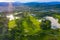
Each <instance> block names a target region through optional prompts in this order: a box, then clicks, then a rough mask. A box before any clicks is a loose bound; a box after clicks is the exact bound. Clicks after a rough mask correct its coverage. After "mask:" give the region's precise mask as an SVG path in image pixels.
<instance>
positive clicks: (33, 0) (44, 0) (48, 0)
mask: <svg viewBox="0 0 60 40" xmlns="http://www.w3.org/2000/svg"><path fill="white" fill-rule="evenodd" d="M54 1H55V2H56V1H58V2H60V0H0V2H54Z"/></svg>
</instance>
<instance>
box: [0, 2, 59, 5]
mask: <svg viewBox="0 0 60 40" xmlns="http://www.w3.org/2000/svg"><path fill="white" fill-rule="evenodd" d="M11 3H12V5H14V6H20V5H27V6H34V5H45V6H47V5H56V4H60V2H41V3H40V2H28V3H20V2H11ZM8 4H9V3H8V2H0V6H8Z"/></svg>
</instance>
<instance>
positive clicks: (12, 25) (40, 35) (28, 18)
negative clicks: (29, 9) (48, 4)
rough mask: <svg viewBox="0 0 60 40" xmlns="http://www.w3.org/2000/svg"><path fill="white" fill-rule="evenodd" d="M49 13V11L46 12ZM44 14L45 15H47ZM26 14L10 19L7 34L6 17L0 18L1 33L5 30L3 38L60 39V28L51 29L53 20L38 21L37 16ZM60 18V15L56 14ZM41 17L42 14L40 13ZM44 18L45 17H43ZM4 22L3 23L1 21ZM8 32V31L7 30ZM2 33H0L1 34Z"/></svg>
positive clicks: (22, 39)
mask: <svg viewBox="0 0 60 40" xmlns="http://www.w3.org/2000/svg"><path fill="white" fill-rule="evenodd" d="M46 14H47V13H46ZM46 14H44V15H46ZM37 15H38V14H36V16H35V17H34V16H32V15H29V14H24V15H23V17H22V18H20V19H14V20H10V21H8V31H7V34H6V33H4V31H5V30H6V29H7V28H6V27H5V25H4V26H3V24H6V23H5V20H6V18H4V19H3V18H0V33H1V34H2V31H1V29H2V28H3V29H2V30H3V34H5V35H3V34H2V35H3V36H0V39H1V40H60V29H51V22H50V21H49V20H42V21H41V22H39V21H38V19H37V18H36V17H39V15H38V16H37ZM54 16H55V17H56V18H58V19H60V17H59V15H54ZM40 17H41V15H40ZM42 19H43V18H42ZM1 22H3V23H1ZM4 27H5V29H4ZM5 32H6V31H5ZM1 34H0V35H1Z"/></svg>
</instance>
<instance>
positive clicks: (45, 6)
mask: <svg viewBox="0 0 60 40" xmlns="http://www.w3.org/2000/svg"><path fill="white" fill-rule="evenodd" d="M11 3H12V5H13V6H14V7H15V9H14V10H20V11H21V9H22V10H28V9H29V8H31V10H32V9H33V8H34V9H35V8H37V10H51V9H53V10H60V2H41V3H40V2H28V3H20V2H11ZM8 5H9V3H8V2H0V11H1V10H2V11H6V10H8V9H7V8H8Z"/></svg>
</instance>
